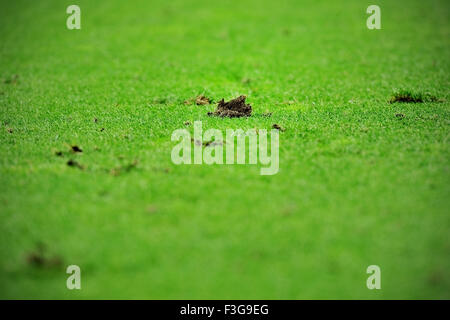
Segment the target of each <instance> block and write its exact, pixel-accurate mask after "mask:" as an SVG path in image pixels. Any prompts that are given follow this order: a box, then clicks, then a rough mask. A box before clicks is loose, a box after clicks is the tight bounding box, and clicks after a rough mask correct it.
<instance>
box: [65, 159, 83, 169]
mask: <svg viewBox="0 0 450 320" xmlns="http://www.w3.org/2000/svg"><path fill="white" fill-rule="evenodd" d="M67 165H68V166H69V167H74V168H78V169H80V170H83V169H84V167H83V166H82V165H81V164H79V163H78V162H77V161H75V160H73V159H69V160H68V161H67Z"/></svg>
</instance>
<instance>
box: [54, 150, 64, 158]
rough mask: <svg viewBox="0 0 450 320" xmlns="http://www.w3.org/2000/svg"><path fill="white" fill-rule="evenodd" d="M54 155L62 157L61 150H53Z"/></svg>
mask: <svg viewBox="0 0 450 320" xmlns="http://www.w3.org/2000/svg"><path fill="white" fill-rule="evenodd" d="M55 156H57V157H62V156H63V152H62V151H55Z"/></svg>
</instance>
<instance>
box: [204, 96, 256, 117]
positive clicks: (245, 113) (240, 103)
mask: <svg viewBox="0 0 450 320" xmlns="http://www.w3.org/2000/svg"><path fill="white" fill-rule="evenodd" d="M246 98H247V97H246V96H240V97H238V98H236V99H233V100H230V101H228V102H225V101H224V99H222V100H220V101H219V104H218V105H217V109H216V111H214V112H208V115H209V116H218V117H222V118H225V117H228V118H240V117H250V116H251V115H252V106H251V105H249V104H245V99H246Z"/></svg>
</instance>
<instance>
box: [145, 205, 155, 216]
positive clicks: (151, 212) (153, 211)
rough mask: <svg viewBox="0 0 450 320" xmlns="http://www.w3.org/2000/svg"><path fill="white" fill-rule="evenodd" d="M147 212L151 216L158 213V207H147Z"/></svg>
mask: <svg viewBox="0 0 450 320" xmlns="http://www.w3.org/2000/svg"><path fill="white" fill-rule="evenodd" d="M147 212H148V213H149V214H155V213H157V212H158V207H156V206H154V205H150V206H148V207H147Z"/></svg>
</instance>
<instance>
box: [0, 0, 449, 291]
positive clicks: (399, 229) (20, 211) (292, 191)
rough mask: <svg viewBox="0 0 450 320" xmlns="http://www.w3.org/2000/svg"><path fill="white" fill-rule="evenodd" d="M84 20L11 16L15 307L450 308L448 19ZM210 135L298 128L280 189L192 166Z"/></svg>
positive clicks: (2, 24) (6, 104)
mask: <svg viewBox="0 0 450 320" xmlns="http://www.w3.org/2000/svg"><path fill="white" fill-rule="evenodd" d="M72 2H73V1H33V2H32V1H8V2H7V1H1V5H0V7H1V10H0V40H1V41H0V77H1V79H2V83H1V84H0V121H1V130H0V142H1V143H0V179H1V180H0V182H1V183H0V219H1V223H0V297H1V298H67V299H70V298H158V299H166V298H192V299H197V298H216V299H218V298H237V299H241V298H256V299H258V298H270V299H279V298H283V299H297V298H344V299H346V298H361V299H370V298H388V299H391V298H406V299H408V298H450V276H449V273H448V270H449V268H450V258H449V253H450V239H449V227H450V219H449V216H448V213H449V212H448V207H449V204H450V203H449V191H450V189H449V178H450V177H449V171H448V170H449V145H448V133H449V131H448V128H449V124H450V123H449V120H450V118H449V103H448V102H447V101H448V100H449V99H450V94H449V90H448V88H449V71H450V61H449V58H448V57H450V45H449V40H448V39H449V31H450V29H449V23H448V21H449V9H450V8H449V3H448V1H445V0H442V1H438V0H434V1H426V2H424V1H395V2H394V1H382V0H380V1H377V4H378V5H379V6H380V7H381V12H382V30H368V29H367V28H366V19H367V17H368V15H367V14H366V13H365V10H366V8H367V7H368V6H369V5H370V4H372V2H370V3H369V2H364V1H359V0H345V1H331V0H330V1H323V0H322V1H318V0H310V1H294V0H292V1H289V0H281V1H261V0H257V1H256V0H255V1H242V0H239V1H237V0H236V1H220V2H219V1H213V2H212V1H193V0H189V1H180V0H174V1H170V2H167V1H133V2H132V3H131V2H126V1H118V0H114V1H113V0H109V1H101V2H100V1H96V2H92V1H85V0H79V1H77V3H76V4H78V5H79V6H80V7H81V18H82V22H81V23H82V29H81V30H72V31H70V30H67V29H66V26H65V20H66V18H67V16H68V15H67V14H66V13H65V9H66V7H67V6H68V5H70V4H73V3H72ZM15 75H17V76H15ZM398 90H403V91H407V92H412V94H414V95H422V94H426V95H431V96H433V97H437V98H438V99H441V100H443V101H434V100H433V101H425V102H424V103H408V104H407V103H389V101H390V99H391V98H392V94H393V93H394V92H396V91H398ZM199 94H205V96H207V97H210V98H212V99H214V100H215V101H218V100H219V99H221V98H225V99H229V98H234V97H237V96H238V95H240V94H245V95H247V96H248V102H249V103H251V104H252V106H253V108H254V115H253V116H252V117H250V118H244V119H219V118H211V117H208V116H207V115H206V113H207V112H208V111H212V110H213V109H214V105H210V106H194V105H184V104H183V101H184V100H186V99H189V98H192V97H195V96H196V95H199ZM265 112H273V115H272V116H271V117H269V118H267V117H264V116H263V113H265ZM396 115H397V116H396ZM94 118H96V119H97V122H94ZM194 120H201V121H203V128H204V129H206V128H219V129H222V130H225V128H243V129H247V128H255V127H256V128H267V129H269V128H270V127H271V126H272V125H273V124H274V123H277V124H279V125H281V126H282V127H283V128H285V129H286V131H284V132H282V133H281V135H280V172H279V173H278V174H277V175H274V176H260V175H259V167H258V166H250V165H245V166H237V165H234V166H232V165H228V166H227V165H223V166H219V165H213V166H207V165H202V166H193V165H192V166H188V165H184V166H175V165H174V164H172V162H171V159H170V151H171V148H172V146H173V145H174V143H172V142H171V141H170V135H171V133H172V131H173V130H175V129H177V128H182V127H184V122H185V121H190V122H193V121H194ZM102 128H103V129H102ZM190 130H192V127H190ZM72 144H76V145H78V146H80V147H81V149H82V150H83V152H82V153H78V154H75V155H72V154H70V153H69V152H67V150H68V148H69V146H70V145H72ZM56 151H63V152H64V153H63V155H62V156H61V157H58V156H56V155H55V152H56ZM69 159H74V160H75V161H77V162H78V163H79V164H80V165H82V166H83V167H84V170H80V169H78V168H77V167H69V166H67V165H66V162H67V161H68V160H69ZM135 160H138V164H137V166H136V167H135V168H132V169H131V170H129V171H127V170H120V169H123V168H126V167H127V166H128V165H129V164H131V163H133V161H135ZM112 170H116V171H113V172H116V173H117V172H118V171H119V172H118V173H119V174H117V175H114V174H111V173H112ZM38 246H45V249H43V251H45V252H44V253H42V254H43V255H45V256H47V257H57V259H58V260H60V261H61V262H62V263H55V264H54V265H53V264H49V265H45V264H44V266H39V263H34V264H33V263H30V259H31V262H32V260H33V258H30V256H33V252H36V250H37V249H36V248H37V247H38ZM34 255H36V253H34ZM69 264H77V265H79V266H80V267H81V270H82V290H79V291H77V290H73V291H69V290H67V289H66V278H67V275H66V274H65V267H66V266H67V265H69ZM371 264H376V265H379V266H380V267H381V273H382V280H381V281H382V282H381V285H382V289H381V290H368V289H367V288H366V279H367V277H368V275H367V274H366V272H365V271H366V268H367V266H369V265H371Z"/></svg>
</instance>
